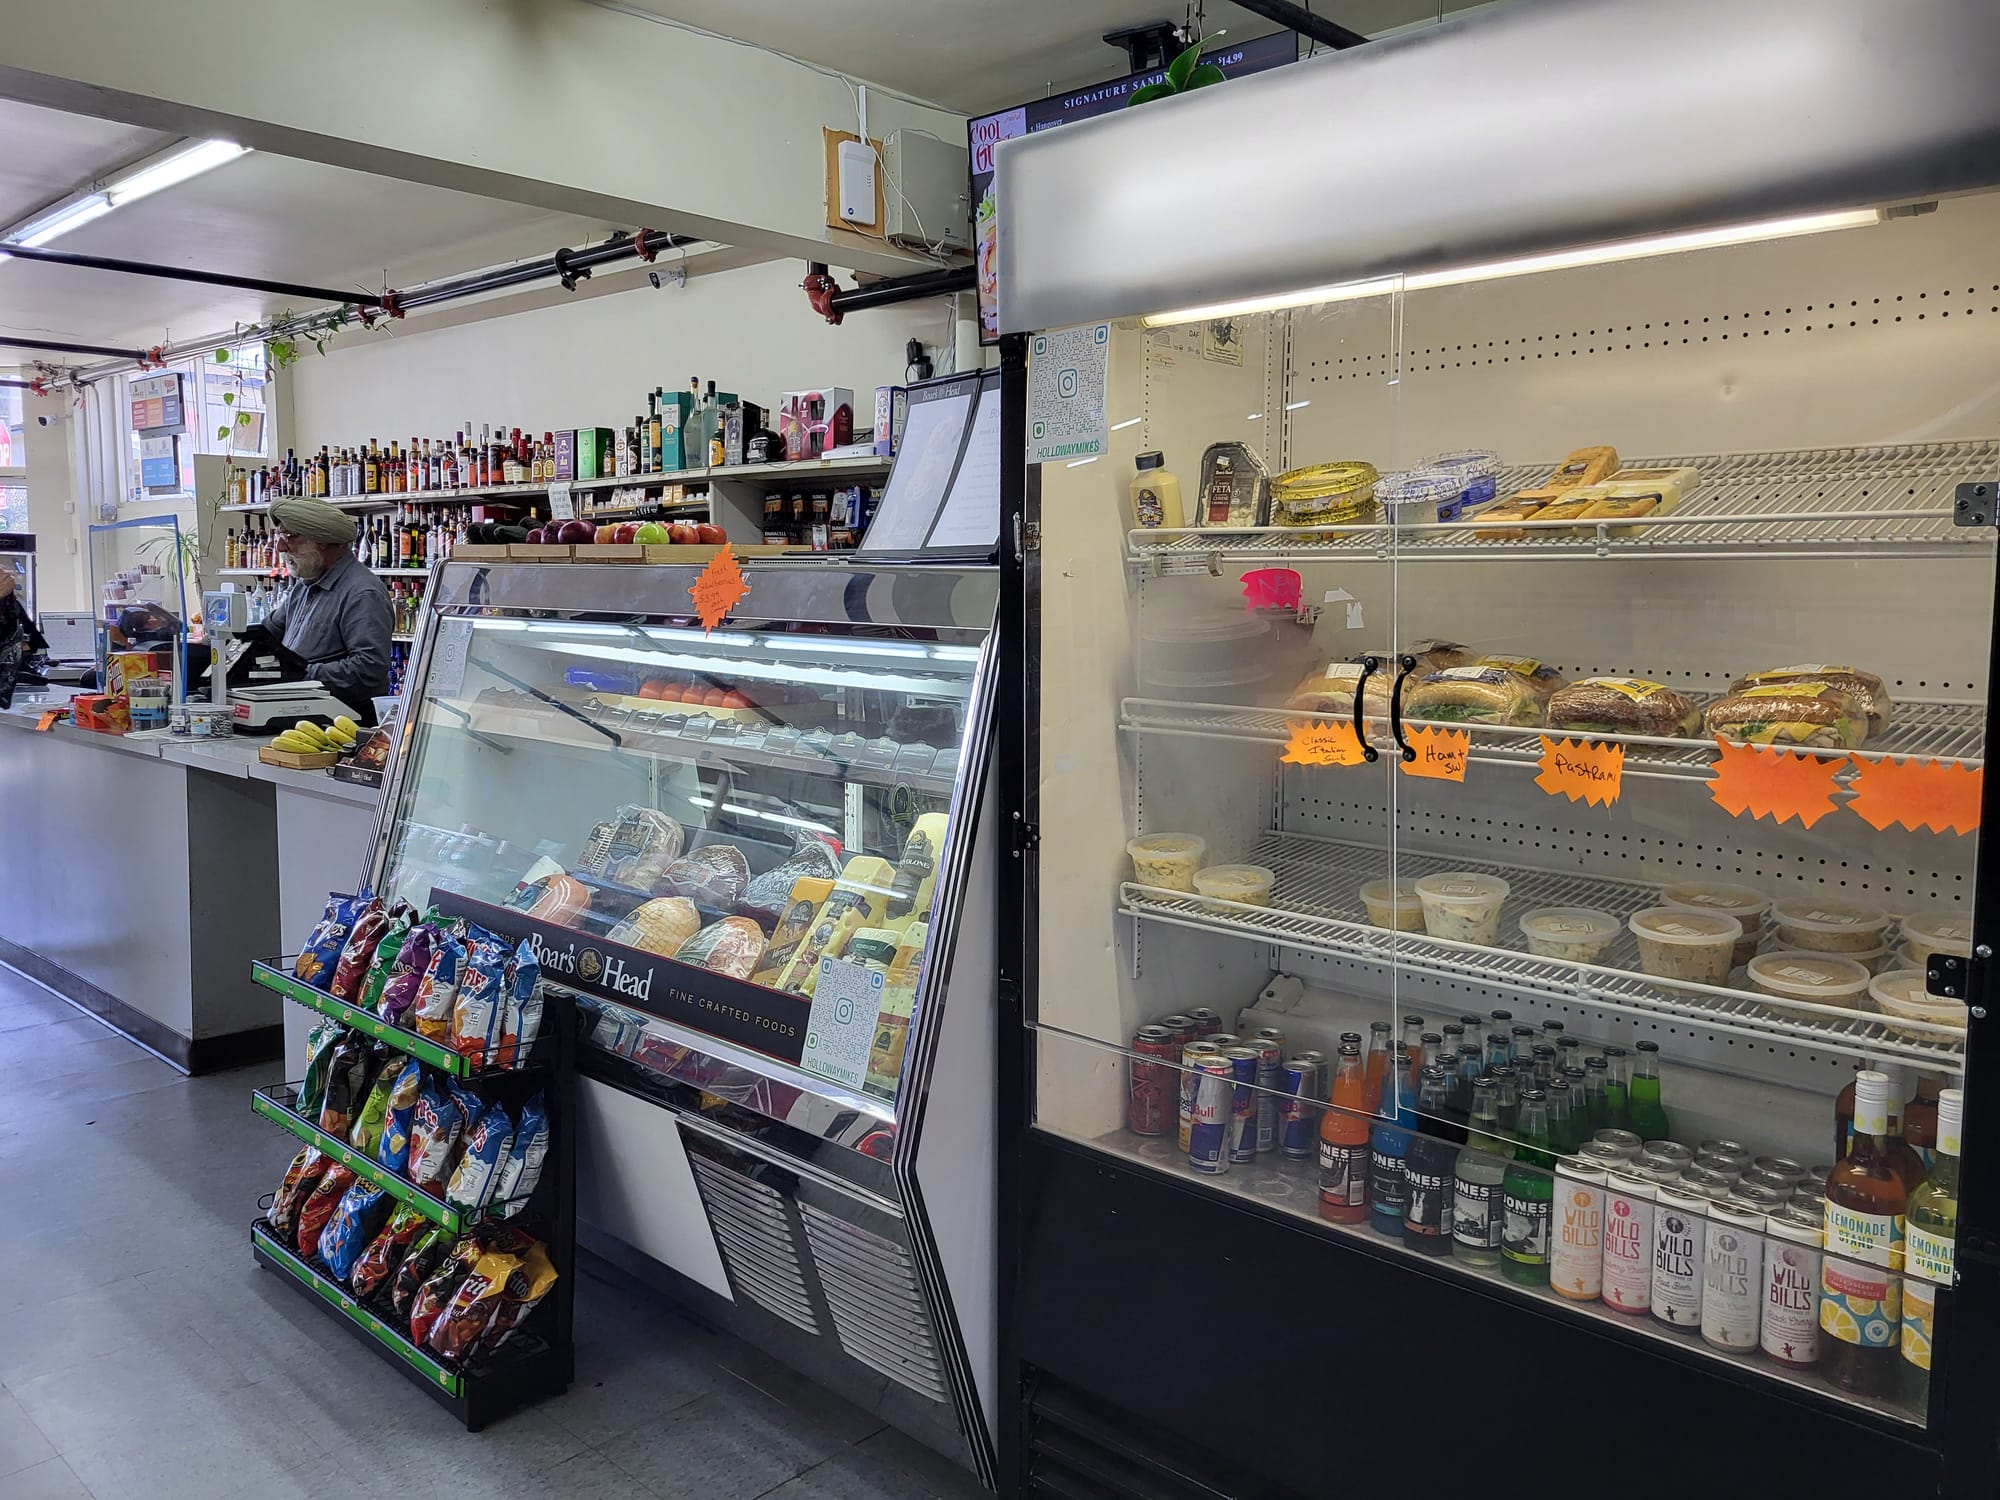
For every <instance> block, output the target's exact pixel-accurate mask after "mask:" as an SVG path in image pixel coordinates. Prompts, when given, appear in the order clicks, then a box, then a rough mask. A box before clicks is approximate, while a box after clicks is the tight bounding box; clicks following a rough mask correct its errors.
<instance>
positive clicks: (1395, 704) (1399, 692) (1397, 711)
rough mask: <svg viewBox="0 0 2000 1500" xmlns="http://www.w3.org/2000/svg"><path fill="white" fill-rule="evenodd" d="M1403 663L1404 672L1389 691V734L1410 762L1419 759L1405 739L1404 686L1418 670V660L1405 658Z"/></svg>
mask: <svg viewBox="0 0 2000 1500" xmlns="http://www.w3.org/2000/svg"><path fill="white" fill-rule="evenodd" d="M1402 663H1403V670H1402V671H1400V672H1398V673H1397V674H1396V685H1395V686H1394V687H1393V688H1391V689H1390V690H1389V733H1390V735H1391V736H1392V737H1393V738H1394V739H1395V741H1396V748H1397V749H1399V750H1401V751H1402V752H1403V759H1404V760H1406V761H1409V760H1415V759H1416V758H1417V752H1416V751H1414V750H1412V749H1411V748H1410V747H1409V744H1408V743H1407V742H1406V741H1405V740H1404V739H1403V684H1404V682H1406V681H1407V680H1408V679H1409V676H1410V674H1411V673H1412V672H1414V671H1416V670H1417V659H1416V658H1415V657H1414V656H1405V657H1403V658H1402Z"/></svg>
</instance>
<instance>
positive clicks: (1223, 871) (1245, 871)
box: [1194, 865, 1278, 897]
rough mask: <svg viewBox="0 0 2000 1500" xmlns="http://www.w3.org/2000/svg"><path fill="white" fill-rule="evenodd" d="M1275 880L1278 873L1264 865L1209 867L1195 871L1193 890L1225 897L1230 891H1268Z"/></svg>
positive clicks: (1207, 894) (1205, 894)
mask: <svg viewBox="0 0 2000 1500" xmlns="http://www.w3.org/2000/svg"><path fill="white" fill-rule="evenodd" d="M1277 879H1278V872H1277V871H1275V870H1272V869H1269V868H1267V867H1266V866H1264V865H1210V866H1208V868H1206V869H1204V870H1197V871H1195V875H1194V888H1195V889H1196V890H1198V891H1200V892H1201V893H1202V894H1203V895H1204V896H1223V897H1227V896H1228V894H1229V893H1230V892H1231V891H1232V890H1235V891H1242V890H1253V889H1256V888H1258V887H1264V888H1266V889H1268V888H1269V887H1270V886H1272V885H1273V884H1275V883H1276V882H1277Z"/></svg>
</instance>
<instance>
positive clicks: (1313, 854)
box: [1119, 833, 1964, 1073]
mask: <svg viewBox="0 0 2000 1500" xmlns="http://www.w3.org/2000/svg"><path fill="white" fill-rule="evenodd" d="M1243 858H1244V859H1245V860H1247V861H1248V862H1250V863H1252V864H1259V865H1265V866H1268V867H1269V868H1270V869H1271V870H1273V871H1274V872H1275V873H1276V875H1277V880H1276V884H1275V885H1274V887H1273V889H1272V893H1271V903H1272V904H1271V905H1269V906H1246V905H1242V904H1240V903H1237V902H1229V901H1215V900H1209V899H1205V898H1201V897H1196V896H1191V895H1188V894H1186V893H1184V892H1179V891H1167V890H1161V889H1158V888H1156V887H1152V886H1144V885H1138V884H1134V883H1131V882H1127V883H1126V884H1124V885H1122V886H1121V887H1120V888H1119V901H1120V909H1121V910H1122V911H1124V912H1125V913H1127V914H1128V915H1130V916H1132V917H1134V918H1138V919H1143V920H1146V921H1152V922H1163V923H1167V924H1169V925H1172V926H1178V927H1190V928H1196V929H1199V930H1203V931H1208V932H1215V933H1221V934H1226V935H1229V936H1234V937H1243V938H1249V939H1251V940H1253V941H1256V942H1262V943H1270V944H1275V945H1277V946H1280V947H1286V948H1298V949H1303V950H1305V951H1307V952H1312V953H1325V954H1330V955H1332V956H1335V957H1341V958H1358V959H1361V960H1363V961H1365V962H1370V963H1376V964H1381V965H1384V966H1390V965H1393V966H1397V967H1400V968H1405V969H1416V970H1421V971H1424V972H1427V973H1431V974H1435V975H1439V976H1443V977H1447V978H1468V979H1473V980H1477V981H1479V982H1481V983H1484V984H1487V985H1490V986H1491V987H1493V988H1494V989H1497V990H1505V991H1508V992H1510V993H1514V994H1519V995H1523V996H1526V997H1532V998H1557V999H1563V1000H1568V1001H1571V1002H1575V1003H1580V1004H1583V1005H1588V1006H1593V1007H1595V1008H1597V1009H1599V1010H1603V1011H1606V1012H1610V1013H1614V1014H1623V1015H1632V1016H1649V1017H1666V1018H1671V1019H1674V1020H1679V1021H1692V1022H1695V1023H1698V1024H1700V1025H1704V1026H1706V1027H1708V1028H1709V1029H1710V1030H1712V1031H1716V1032H1724V1033H1730V1034H1733V1035H1737V1036H1745V1037H1751V1038H1755V1039H1757V1040H1759V1041H1771V1040H1773V1039H1775V1038H1782V1039H1785V1040H1788V1041H1791V1042H1796V1043H1798V1044H1800V1045H1802V1046H1807V1047H1812V1048H1816V1049H1817V1050H1819V1051H1822V1052H1831V1053H1840V1054H1845V1055H1848V1056H1852V1057H1869V1058H1877V1059H1880V1058H1897V1059H1901V1060H1903V1061H1906V1062H1910V1063H1913V1064H1915V1065H1917V1066H1918V1067H1920V1068H1923V1069H1926V1070H1928V1071H1932V1072H1947V1073H1962V1072H1963V1071H1964V1055H1963V1046H1962V1044H1963V1037H1964V1033H1963V1032H1960V1031H1954V1030H1952V1029H1950V1028H1948V1027H1942V1026H1930V1025H1926V1024H1924V1023H1920V1022H1902V1021H1899V1022H1898V1023H1897V1026H1898V1028H1904V1027H1907V1028H1908V1030H1907V1031H1904V1030H1901V1029H1899V1030H1895V1031H1892V1030H1890V1029H1889V1028H1888V1027H1887V1026H1885V1025H1884V1024H1883V1022H1882V1019H1881V1018H1880V1017H1879V1016H1877V1015H1874V1014H1872V1013H1866V1012H1861V1011H1852V1010H1843V1009H1840V1008H1837V1007H1831V1006H1820V1005H1809V1004H1804V1003H1799V1002H1792V1001H1786V1002H1784V1005H1783V1008H1782V1009H1780V1008H1778V1007H1776V1006H1775V1005H1774V1004H1773V1002H1771V1001H1770V1000H1769V999H1768V998H1766V997H1764V996H1761V995H1757V994H1755V993H1752V992H1750V991H1748V990H1746V989H1740V988H1734V987H1723V986H1715V985H1699V984H1679V983H1672V984H1670V983H1668V982H1666V981H1663V980H1659V979H1655V978H1653V977H1651V976H1650V975H1647V974H1644V973H1642V972H1640V964H1639V952H1638V942H1637V940H1636V939H1635V938H1634V937H1633V936H1632V935H1631V933H1630V931H1629V930H1628V929H1625V925H1624V924H1625V919H1626V918H1628V917H1630V916H1631V915H1632V913H1633V912H1635V911H1638V910H1640V909H1642V908H1644V907H1648V906H1652V905H1655V904H1657V902H1658V899H1659V898H1658V894H1657V892H1656V891H1655V890H1654V888H1653V887H1651V886H1648V885H1641V884H1637V883H1635V882H1630V881H1612V880H1603V879H1598V878H1596V877H1590V876H1583V875H1564V874H1556V873H1553V872H1550V871H1544V870H1529V869H1522V868H1520V867H1518V866H1510V865H1496V864H1491V863H1486V862H1481V861H1478V860H1467V859H1458V858H1449V859H1448V858H1444V857H1441V856H1437V855H1417V854H1399V855H1398V857H1397V860H1396V865H1395V873H1396V875H1397V876H1399V877H1401V878H1405V879H1407V878H1412V877H1422V876H1424V875H1430V874H1436V873H1440V872H1442V871H1446V870H1482V871H1485V872H1488V873H1490V874H1495V875H1498V876H1500V877H1501V878H1503V879H1505V880H1506V881H1507V882H1508V883H1509V886H1510V890H1509V893H1508V896H1507V901H1506V905H1505V907H1504V909H1503V911H1502V913H1501V920H1500V938H1501V941H1503V942H1518V941H1519V940H1520V936H1519V934H1520V927H1519V922H1520V918H1521V916H1522V915H1523V914H1524V913H1526V912H1529V911H1532V910H1534V909H1535V908H1536V907H1541V906H1588V907H1595V908H1597V909H1598V910H1600V911H1605V912H1608V913H1610V914H1611V915H1612V916H1614V917H1616V918H1617V919H1618V921H1619V925H1620V928H1621V931H1620V933H1619V936H1618V939H1617V940H1616V941H1615V942H1614V943H1613V944H1612V945H1611V946H1610V947H1609V948H1608V949H1606V950H1605V952H1604V953H1603V954H1602V955H1601V957H1602V960H1603V961H1602V962H1601V963H1595V964H1581V963H1571V962H1568V961H1566V960H1560V959H1550V958H1540V957H1537V956H1536V955H1534V954H1530V953H1526V952H1523V951H1520V950H1518V949H1513V948H1489V947H1482V946H1480V945H1478V944H1473V943H1461V942H1456V941H1453V940H1450V939H1447V938H1437V937H1431V936H1429V935H1427V934H1425V933H1411V932H1392V931H1389V930H1388V929H1386V928H1381V927H1376V926H1374V925H1373V924H1372V923H1371V922H1370V921H1369V920H1368V913H1367V908H1366V907H1365V906H1364V905H1363V904H1362V901H1361V886H1362V884H1363V882H1365V881H1369V880H1374V879H1379V878H1384V877H1386V876H1388V875H1389V873H1390V860H1389V851H1388V849H1387V848H1385V847H1382V846H1380V845H1365V844H1346V843H1341V842H1338V841H1336V840H1332V839H1322V838H1315V837H1312V836H1309V835H1306V834H1296V833H1266V834H1264V835H1263V836H1262V837H1260V838H1259V839H1258V841H1257V843H1256V844H1255V846H1254V847H1252V848H1251V849H1250V851H1249V852H1248V853H1247V854H1245V855H1244V856H1243ZM1731 981H1732V986H1733V985H1735V984H1736V983H1738V982H1740V981H1741V971H1740V970H1739V971H1737V973H1736V974H1733V975H1732V976H1731Z"/></svg>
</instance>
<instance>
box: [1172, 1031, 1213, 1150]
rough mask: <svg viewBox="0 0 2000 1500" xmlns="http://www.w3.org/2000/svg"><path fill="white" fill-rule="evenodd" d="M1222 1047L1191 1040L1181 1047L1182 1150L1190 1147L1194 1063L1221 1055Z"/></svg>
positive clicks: (1192, 1117) (1192, 1116)
mask: <svg viewBox="0 0 2000 1500" xmlns="http://www.w3.org/2000/svg"><path fill="white" fill-rule="evenodd" d="M1220 1056H1222V1049H1221V1048H1220V1047H1218V1046H1216V1045H1215V1043H1213V1042H1189V1043H1188V1044H1187V1045H1186V1046H1185V1047H1182V1048H1181V1071H1180V1075H1179V1077H1180V1093H1181V1110H1180V1115H1181V1119H1180V1129H1181V1150H1183V1151H1185V1150H1187V1149H1188V1130H1189V1127H1190V1126H1191V1125H1192V1123H1193V1119H1194V1092H1195V1071H1194V1065H1195V1064H1196V1063H1197V1062H1199V1061H1200V1060H1201V1059H1202V1058H1204V1057H1220Z"/></svg>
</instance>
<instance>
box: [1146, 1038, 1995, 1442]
mask: <svg viewBox="0 0 2000 1500" xmlns="http://www.w3.org/2000/svg"><path fill="white" fill-rule="evenodd" d="M1402 1024H1403V1036H1402V1038H1401V1039H1400V1041H1398V1040H1395V1039H1394V1030H1395V1028H1394V1027H1392V1026H1391V1025H1390V1023H1389V1022H1387V1021H1378V1022H1375V1023H1374V1024H1373V1026H1372V1027H1371V1029H1370V1037H1369V1040H1368V1044H1367V1049H1366V1051H1365V1053H1364V1051H1363V1042H1362V1037H1361V1034H1360V1033H1359V1032H1348V1033H1345V1034H1343V1035H1342V1036H1341V1038H1340V1046H1339V1054H1338V1056H1337V1058H1336V1059H1334V1061H1333V1062H1332V1064H1331V1066H1329V1063H1328V1060H1327V1058H1326V1057H1325V1056H1324V1054H1322V1053H1319V1052H1315V1051H1310V1050H1298V1051H1294V1050H1292V1049H1290V1048H1289V1047H1288V1045H1287V1038H1286V1036H1285V1034H1284V1033H1283V1031H1281V1030H1280V1029H1278V1028H1276V1027H1270V1026H1265V1027H1259V1028H1256V1029H1255V1030H1254V1031H1252V1032H1250V1033H1249V1034H1246V1035H1243V1036H1236V1035H1232V1034H1227V1033H1224V1032H1223V1031H1222V1019H1221V1017H1220V1016H1218V1015H1216V1014H1215V1012H1213V1011H1211V1010H1207V1009H1205V1008H1204V1009H1198V1010H1195V1011H1191V1012H1189V1013H1187V1014H1185V1015H1172V1016H1166V1017H1162V1018H1161V1020H1160V1021H1158V1022H1156V1023H1154V1024H1152V1025H1148V1026H1142V1027H1140V1028H1139V1031H1138V1034H1137V1035H1136V1036H1135V1037H1134V1039H1133V1046H1132V1051H1133V1058H1132V1065H1131V1075H1130V1084H1131V1086H1130V1090H1129V1093H1128V1108H1127V1120H1126V1123H1127V1125H1128V1127H1129V1128H1130V1129H1131V1130H1132V1131H1133V1132H1134V1133H1136V1134H1139V1135H1153V1136H1158V1135H1166V1134H1168V1133H1169V1132H1171V1131H1174V1130H1176V1129H1178V1132H1179V1144H1180V1148H1181V1150H1182V1151H1184V1152H1185V1153H1186V1155H1187V1164H1188V1166H1189V1168H1190V1169H1191V1170H1193V1171H1195V1172H1197V1173H1202V1174H1207V1175H1215V1174H1221V1173H1226V1172H1228V1171H1229V1170H1230V1168H1231V1166H1232V1165H1238V1166H1241V1165H1245V1164H1252V1163H1255V1162H1257V1161H1258V1159H1259V1157H1260V1156H1262V1155H1264V1154H1265V1153H1275V1154H1276V1155H1277V1156H1278V1157H1279V1158H1282V1159H1289V1160H1291V1161H1294V1162H1298V1163H1302V1164H1305V1163H1311V1162H1314V1161H1316V1162H1317V1163H1318V1173H1319V1195H1318V1201H1319V1212H1320V1215H1321V1217H1323V1218H1325V1219H1327V1220H1330V1221H1332V1222H1334V1223H1341V1224H1352V1225H1362V1224H1367V1225H1369V1226H1371V1227H1372V1228H1373V1229H1374V1230H1376V1231H1377V1232H1378V1233H1380V1234H1383V1235H1385V1236H1388V1237H1389V1238H1392V1239H1396V1240H1399V1241H1401V1243H1402V1244H1403V1245H1404V1246H1405V1247H1406V1248H1407V1249H1409V1250H1410V1251H1412V1252H1414V1253H1416V1254H1419V1255H1426V1256H1439V1257H1443V1256H1448V1257H1451V1258H1453V1259H1456V1260H1458V1261H1460V1262H1462V1263H1463V1264H1466V1265H1468V1266H1472V1267H1477V1268H1481V1269H1487V1270H1492V1271H1495V1272H1497V1273H1498V1274H1499V1275H1500V1276H1502V1277H1504V1278H1506V1279H1507V1280H1509V1281H1511V1282H1514V1283H1517V1284H1520V1285H1523V1286H1528V1287H1535V1288H1547V1289H1549V1290H1551V1291H1553V1292H1555V1293H1556V1294H1558V1295H1560V1296H1562V1297H1565V1298H1568V1299H1570V1300H1572V1301H1576V1302H1601V1303H1602V1304H1603V1305H1604V1306H1605V1307H1608V1308H1611V1309H1613V1310H1615V1311H1617V1312H1620V1313H1626V1314H1630V1315H1633V1316H1635V1317H1651V1318H1652V1319H1654V1320H1656V1321H1657V1322H1658V1323H1660V1324H1662V1325H1665V1326H1667V1327H1670V1328H1675V1329H1684V1330H1688V1331H1690V1332H1698V1333H1699V1335H1700V1337H1701V1338H1702V1339H1703V1340H1704V1341H1706V1342H1707V1343H1709V1344H1711V1345H1713V1346H1714V1347H1716V1348H1718V1349H1722V1350H1725V1351H1728V1352H1731V1353H1734V1354H1739V1355H1756V1356H1761V1357H1763V1358H1766V1359H1769V1360H1771V1361H1773V1362H1774V1363H1777V1364H1779V1365H1783V1366H1785V1367H1787V1368H1789V1369H1792V1370H1818V1371H1820V1372H1821V1373H1822V1374H1823V1375H1824V1376H1825V1378H1827V1379H1828V1380H1830V1381H1831V1382H1832V1383H1833V1384H1835V1385H1836V1386H1838V1387H1839V1388H1841V1389H1842V1390H1846V1391H1850V1392H1854V1393H1856V1394H1860V1395H1868V1396H1875V1397H1895V1396H1899V1395H1900V1396H1902V1397H1903V1398H1905V1399H1907V1400H1909V1401H1911V1402H1913V1403H1915V1404H1917V1405H1918V1406H1919V1407H1921V1405H1922V1402H1923V1401H1924V1399H1925V1396H1926V1393H1927V1390H1928V1381H1929V1372H1930V1362H1931V1339H1932V1332H1933V1326H1934V1319H1935V1313H1936V1287H1937V1286H1939V1285H1947V1286H1948V1285H1950V1283H1951V1278H1952V1255H1953V1240H1954V1236H1955V1233H1956V1228H1957V1215H1958V1155H1959V1118H1960V1113H1961V1107H1962V1096H1961V1094H1960V1092H1959V1091H1958V1090H1956V1089H1942V1088H1939V1087H1936V1086H1935V1085H1934V1084H1932V1083H1930V1082H1928V1081H1922V1082H1920V1083H1919V1085H1918V1092H1917V1095H1916V1097H1915V1098H1913V1099H1909V1100H1908V1101H1907V1103H1905V1100H1904V1094H1905V1090H1904V1089H1903V1088H1902V1087H1901V1086H1900V1085H1899V1082H1898V1076H1897V1075H1894V1074H1892V1072H1890V1071H1884V1070H1877V1069H1875V1068H1872V1067H1871V1068H1867V1069H1864V1070H1863V1071H1860V1072H1858V1073H1857V1074H1856V1076H1855V1080H1854V1083H1853V1084H1852V1085H1850V1087H1849V1089H1848V1090H1845V1091H1843V1093H1842V1094H1841V1096H1840V1098H1839V1099H1838V1100H1837V1101H1836V1106H1835V1119H1834V1142H1835V1145H1836V1147H1837V1148H1838V1152H1839V1159H1838V1160H1837V1161H1836V1162H1835V1163H1833V1164H1832V1165H1830V1166H1810V1167H1809V1166H1806V1165H1803V1164H1801V1163H1799V1162H1796V1161H1793V1160H1790V1159H1788V1158H1785V1157H1782V1156H1777V1155H1757V1154H1755V1153H1753V1152H1752V1151H1751V1149H1750V1148H1748V1147H1746V1146H1744V1145H1742V1144H1741V1143H1739V1142H1737V1141H1733V1140H1726V1139H1710V1140H1704V1141H1701V1142H1700V1143H1699V1144H1698V1145H1692V1146H1691V1145H1688V1144H1686V1143H1683V1142H1681V1141H1677V1140H1675V1139H1674V1138H1673V1130H1672V1120H1671V1117H1670V1116H1669V1114H1668V1110H1667V1105H1666V1101H1665V1099H1664V1098H1663V1096H1662V1085H1661V1080H1660V1069H1659V1048H1658V1046H1657V1044H1655V1043H1653V1042H1650V1041H1642V1042H1639V1043H1638V1044H1637V1045H1636V1046H1635V1047H1634V1048H1632V1049H1631V1051H1630V1052H1628V1051H1627V1050H1626V1049H1625V1048H1622V1047H1617V1046H1610V1045H1598V1044H1594V1043H1587V1042H1585V1041H1583V1040H1582V1039H1581V1038H1577V1037H1572V1036H1567V1035H1565V1034H1564V1028H1563V1025H1562V1023H1561V1022H1559V1021H1553V1020H1551V1021H1545V1022H1543V1023H1542V1025H1541V1026H1540V1027H1539V1028H1538V1027H1533V1026H1526V1025H1517V1024H1514V1021H1513V1017H1512V1015H1511V1014H1510V1013H1508V1012H1506V1011H1495V1012H1493V1013H1492V1014H1491V1015H1490V1016H1474V1015H1464V1016H1460V1017H1458V1019H1457V1020H1456V1021H1454V1022H1452V1023H1449V1024H1446V1025H1444V1026H1443V1027H1441V1028H1440V1029H1439V1030H1438V1031H1437V1032H1430V1031H1427V1030H1426V1029H1425V1026H1426V1023H1425V1021H1424V1020H1423V1018H1422V1017H1418V1016H1405V1017H1404V1018H1403V1023H1402ZM1628 1067H1629V1071H1628ZM1906 1124H1907V1127H1908V1135H1909V1137H1910V1138H1909V1139H1906V1138H1905V1127H1906Z"/></svg>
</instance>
